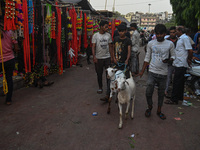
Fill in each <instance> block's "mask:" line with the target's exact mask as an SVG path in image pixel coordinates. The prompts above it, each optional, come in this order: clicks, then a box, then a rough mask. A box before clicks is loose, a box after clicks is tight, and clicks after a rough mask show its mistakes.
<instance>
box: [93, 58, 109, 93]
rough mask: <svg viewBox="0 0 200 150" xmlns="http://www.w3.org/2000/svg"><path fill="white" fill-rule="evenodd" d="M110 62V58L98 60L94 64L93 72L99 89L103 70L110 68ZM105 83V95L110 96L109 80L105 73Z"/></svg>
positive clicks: (101, 84)
mask: <svg viewBox="0 0 200 150" xmlns="http://www.w3.org/2000/svg"><path fill="white" fill-rule="evenodd" d="M110 63H111V60H110V58H106V59H98V60H97V63H95V70H96V73H97V81H98V84H99V88H102V87H103V83H102V75H103V69H104V68H105V69H107V68H108V67H109V66H110ZM106 83H107V91H106V95H110V80H109V79H108V78H107V73H106Z"/></svg>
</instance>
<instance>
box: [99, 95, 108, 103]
mask: <svg viewBox="0 0 200 150" xmlns="http://www.w3.org/2000/svg"><path fill="white" fill-rule="evenodd" d="M108 99H109V97H108V96H105V97H103V98H100V100H101V101H104V102H108Z"/></svg>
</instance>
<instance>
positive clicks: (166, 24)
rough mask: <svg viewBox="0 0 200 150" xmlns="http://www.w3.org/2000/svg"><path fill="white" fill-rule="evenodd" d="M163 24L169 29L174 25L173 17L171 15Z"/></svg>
mask: <svg viewBox="0 0 200 150" xmlns="http://www.w3.org/2000/svg"><path fill="white" fill-rule="evenodd" d="M165 26H166V28H167V29H169V28H170V27H172V26H176V21H175V17H174V16H172V19H171V20H170V21H169V22H167V23H165Z"/></svg>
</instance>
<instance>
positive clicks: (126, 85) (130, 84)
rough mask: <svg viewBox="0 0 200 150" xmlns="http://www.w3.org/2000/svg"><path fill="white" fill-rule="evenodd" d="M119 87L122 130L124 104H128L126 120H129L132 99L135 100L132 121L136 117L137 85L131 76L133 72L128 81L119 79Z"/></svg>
mask: <svg viewBox="0 0 200 150" xmlns="http://www.w3.org/2000/svg"><path fill="white" fill-rule="evenodd" d="M117 86H118V106H119V115H120V121H119V129H121V128H122V104H124V103H127V107H126V114H125V119H127V117H128V111H129V106H130V101H131V98H133V102H132V112H131V118H132V119H133V115H134V102H135V91H136V85H135V81H134V80H133V77H132V75H131V72H130V78H128V79H126V78H121V77H120V78H118V79H117Z"/></svg>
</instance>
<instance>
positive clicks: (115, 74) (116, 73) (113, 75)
mask: <svg viewBox="0 0 200 150" xmlns="http://www.w3.org/2000/svg"><path fill="white" fill-rule="evenodd" d="M106 71H107V78H108V79H110V96H109V100H108V110H107V113H108V114H109V113H110V103H111V101H112V96H113V95H114V93H116V92H117V89H118V88H117V80H116V79H117V78H123V77H125V75H124V72H123V71H121V70H117V69H114V68H111V67H109V68H107V69H106Z"/></svg>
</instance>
